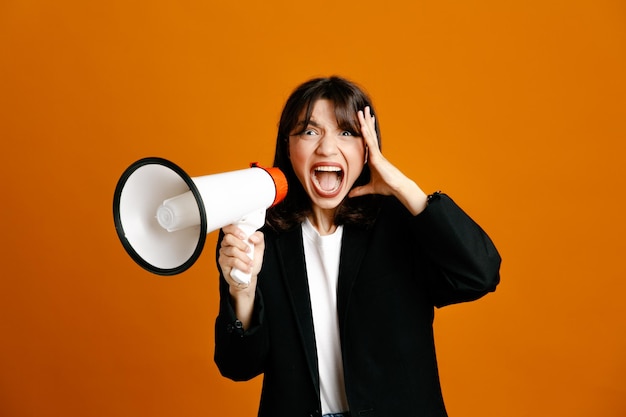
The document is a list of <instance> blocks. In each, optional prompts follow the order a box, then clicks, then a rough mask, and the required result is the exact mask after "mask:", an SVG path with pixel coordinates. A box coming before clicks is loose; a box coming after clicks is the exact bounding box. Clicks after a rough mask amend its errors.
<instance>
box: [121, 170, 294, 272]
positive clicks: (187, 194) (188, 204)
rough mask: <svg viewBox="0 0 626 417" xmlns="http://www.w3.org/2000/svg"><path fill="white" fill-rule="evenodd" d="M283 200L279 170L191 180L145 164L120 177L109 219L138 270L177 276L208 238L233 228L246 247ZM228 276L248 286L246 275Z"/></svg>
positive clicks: (284, 191) (284, 186)
mask: <svg viewBox="0 0 626 417" xmlns="http://www.w3.org/2000/svg"><path fill="white" fill-rule="evenodd" d="M286 195H287V179H286V178H285V176H284V174H283V173H282V172H281V171H280V170H279V169H278V168H261V167H259V166H258V165H256V164H252V166H251V168H248V169H242V170H238V171H232V172H226V173H220V174H214V175H206V176H201V177H194V178H191V177H190V176H189V175H187V174H186V173H185V172H184V171H183V170H182V169H181V168H180V167H178V166H177V165H176V164H174V163H172V162H170V161H167V160H165V159H162V158H144V159H140V160H139V161H136V162H135V163H133V164H132V165H131V166H130V167H128V168H127V169H126V170H125V171H124V173H123V174H122V176H121V177H120V179H119V181H118V183H117V186H116V189H115V194H114V198H113V217H114V221H115V228H116V230H117V234H118V237H119V238H120V241H121V242H122V245H123V246H124V248H125V249H126V251H127V252H128V254H129V255H130V256H131V258H132V259H133V260H134V261H135V262H136V263H137V264H139V265H140V266H142V267H143V268H144V269H146V270H148V271H150V272H152V273H154V274H159V275H175V274H179V273H181V272H183V271H185V270H187V269H188V268H189V267H191V265H193V264H194V263H195V261H196V260H197V259H198V257H199V256H200V253H201V252H202V249H203V247H204V242H205V240H206V235H207V233H210V232H212V231H214V230H217V229H219V228H221V227H224V226H227V225H229V224H236V225H237V226H238V227H239V228H240V229H241V230H242V231H243V232H244V233H245V234H246V241H248V239H247V238H248V237H249V236H250V235H251V234H252V233H254V232H255V231H256V230H258V229H260V228H261V227H262V226H263V224H264V223H265V211H266V209H267V208H269V207H271V206H273V205H275V204H277V203H279V202H280V201H282V199H283V198H285V196H286ZM247 243H248V244H249V245H252V244H251V243H250V242H247ZM251 252H252V253H253V252H254V251H253V250H252V251H251ZM231 276H232V278H233V279H234V280H236V281H237V282H241V283H244V284H246V283H249V282H250V275H249V274H245V273H243V272H242V271H239V270H233V271H232V272H231Z"/></svg>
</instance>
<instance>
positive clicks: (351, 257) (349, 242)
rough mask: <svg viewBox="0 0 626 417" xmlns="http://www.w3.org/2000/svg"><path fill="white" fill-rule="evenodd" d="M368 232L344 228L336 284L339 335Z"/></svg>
mask: <svg viewBox="0 0 626 417" xmlns="http://www.w3.org/2000/svg"><path fill="white" fill-rule="evenodd" d="M370 230H371V229H365V228H361V227H357V226H349V225H346V226H344V230H343V241H342V243H341V256H340V258H339V259H340V262H339V282H338V284H337V314H338V317H339V330H340V332H341V334H343V324H344V322H345V314H346V311H347V308H348V303H349V302H350V294H351V293H352V287H353V286H354V282H355V281H356V277H357V275H358V272H359V269H360V266H361V262H362V261H363V257H364V256H365V252H366V249H367V245H368V242H369V239H368V236H369V234H370Z"/></svg>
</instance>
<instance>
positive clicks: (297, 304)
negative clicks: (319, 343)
mask: <svg viewBox="0 0 626 417" xmlns="http://www.w3.org/2000/svg"><path fill="white" fill-rule="evenodd" d="M276 248H277V253H278V257H279V259H280V264H281V267H282V269H283V270H282V271H281V275H282V278H283V280H284V283H285V287H286V288H287V291H288V292H289V294H290V295H291V306H292V309H293V312H294V315H295V317H296V321H297V323H298V328H299V331H300V338H301V339H302V344H303V346H304V351H305V353H306V358H307V362H308V365H309V370H310V372H311V378H312V379H313V383H314V385H315V387H316V388H317V393H318V396H319V372H318V368H317V352H316V350H315V332H314V330H313V315H312V313H311V297H310V295H309V284H308V279H307V273H306V264H305V259H304V247H303V244H302V228H301V227H296V228H294V229H293V230H290V231H289V232H286V233H283V234H282V235H281V236H280V237H279V238H278V239H277V241H276Z"/></svg>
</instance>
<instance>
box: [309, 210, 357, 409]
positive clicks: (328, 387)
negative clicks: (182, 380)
mask: <svg viewBox="0 0 626 417" xmlns="http://www.w3.org/2000/svg"><path fill="white" fill-rule="evenodd" d="M302 235H303V243H304V258H305V260H306V270H307V276H308V279H309V293H310V295H311V307H312V311H313V326H314V328H315V343H316V345H317V362H318V367H319V376H320V396H321V401H322V414H329V413H340V412H343V411H348V400H347V398H346V390H345V385H344V377H343V362H342V358H341V342H340V340H339V321H338V317H337V281H338V278H339V255H340V252H341V237H342V235H343V227H342V226H338V227H337V230H335V232H334V233H333V234H331V235H326V236H320V234H319V233H318V232H317V230H315V228H314V227H313V225H312V224H311V222H310V221H309V220H308V219H307V220H306V221H305V222H303V223H302Z"/></svg>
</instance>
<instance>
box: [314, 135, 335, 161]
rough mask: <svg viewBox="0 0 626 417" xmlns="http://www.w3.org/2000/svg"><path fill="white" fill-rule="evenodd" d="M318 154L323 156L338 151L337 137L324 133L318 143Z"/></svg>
mask: <svg viewBox="0 0 626 417" xmlns="http://www.w3.org/2000/svg"><path fill="white" fill-rule="evenodd" d="M315 151H316V153H317V154H319V155H323V156H329V155H334V154H336V153H337V138H335V137H334V136H333V135H329V134H324V135H322V136H321V137H320V140H319V142H318V143H317V149H316V150H315Z"/></svg>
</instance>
